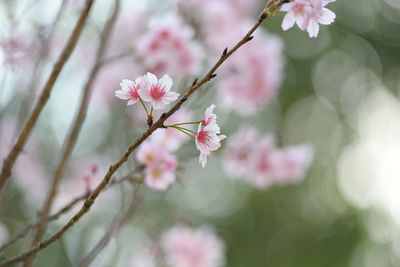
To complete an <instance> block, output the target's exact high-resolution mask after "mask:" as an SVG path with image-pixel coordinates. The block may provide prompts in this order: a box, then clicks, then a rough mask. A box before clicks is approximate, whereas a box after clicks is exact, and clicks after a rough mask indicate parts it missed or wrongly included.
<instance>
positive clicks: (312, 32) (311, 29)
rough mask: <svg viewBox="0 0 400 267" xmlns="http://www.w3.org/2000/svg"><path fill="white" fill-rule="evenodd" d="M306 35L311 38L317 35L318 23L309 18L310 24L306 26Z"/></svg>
mask: <svg viewBox="0 0 400 267" xmlns="http://www.w3.org/2000/svg"><path fill="white" fill-rule="evenodd" d="M307 32H308V35H309V36H310V37H311V38H313V37H317V36H318V32H319V24H318V23H317V22H316V21H315V20H310V24H309V25H308V27H307Z"/></svg>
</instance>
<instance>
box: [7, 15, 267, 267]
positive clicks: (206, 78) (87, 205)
mask: <svg viewBox="0 0 400 267" xmlns="http://www.w3.org/2000/svg"><path fill="white" fill-rule="evenodd" d="M267 17H268V14H267V11H266V10H264V11H263V13H262V14H261V16H260V18H259V19H258V20H257V23H256V24H255V25H254V26H253V27H252V28H251V29H250V31H249V32H248V33H247V34H246V35H245V36H244V37H243V38H242V39H241V40H240V41H239V42H238V43H237V44H236V45H235V46H234V47H233V48H232V49H230V50H229V51H228V52H227V53H226V54H225V53H224V54H223V55H221V57H220V58H219V60H218V61H217V62H216V63H215V65H214V66H213V67H212V68H211V69H210V70H209V71H208V73H207V74H206V75H205V76H204V77H203V78H202V79H201V80H200V81H198V82H197V83H196V84H195V85H194V86H191V87H190V88H189V89H188V91H187V92H186V93H185V95H184V96H183V97H182V98H181V99H180V100H179V101H178V102H177V103H176V104H175V105H174V106H173V107H172V108H171V109H170V110H169V111H168V112H167V113H163V114H162V115H161V116H160V118H159V119H158V120H157V121H156V122H155V123H154V124H153V125H152V126H150V127H149V128H148V129H147V130H146V131H145V132H144V133H143V134H142V136H141V137H139V138H138V139H137V140H136V141H135V142H134V143H133V144H132V145H131V146H130V147H129V148H128V149H127V150H126V152H125V153H124V155H123V156H122V157H121V158H120V159H119V160H118V161H117V162H116V163H115V164H113V165H111V166H110V167H109V169H108V171H107V173H106V175H105V176H104V178H103V180H102V181H101V183H100V184H99V185H98V186H97V187H96V189H95V190H94V191H93V193H92V194H91V195H90V196H89V197H88V198H87V199H86V200H85V202H84V203H83V205H82V208H81V209H80V210H79V211H78V212H77V213H76V214H75V215H74V216H73V217H72V218H71V219H70V220H69V221H68V222H67V223H66V224H65V225H64V226H63V227H62V228H61V229H60V230H58V231H57V232H56V233H54V234H53V235H52V236H50V237H49V238H48V239H46V240H44V241H42V242H40V243H39V244H37V245H36V246H35V247H33V248H32V249H30V250H28V251H26V252H24V253H22V254H20V255H18V256H16V257H14V258H11V259H9V260H6V261H4V262H2V263H0V266H10V265H11V264H14V263H17V262H20V261H23V260H25V259H26V258H28V257H30V256H31V255H33V254H35V253H37V252H38V251H40V250H42V249H44V248H45V247H47V246H48V245H50V244H51V243H53V242H54V241H56V240H57V239H59V238H61V237H62V236H63V234H64V233H65V232H66V231H67V230H68V229H69V228H70V227H71V226H73V225H74V224H75V223H76V222H77V221H78V220H79V219H80V218H81V217H82V216H83V215H84V214H85V213H87V212H88V211H89V210H90V207H91V206H92V205H93V204H94V202H95V200H96V198H97V197H98V196H99V194H100V193H101V191H102V190H103V189H104V188H105V187H106V186H107V184H108V183H109V182H110V179H111V177H112V175H113V174H114V173H115V172H116V171H117V170H118V169H119V167H121V165H122V164H124V163H125V162H126V161H127V160H128V157H129V155H130V154H131V153H132V152H133V151H134V150H135V149H136V148H137V147H138V146H139V145H140V144H142V143H143V141H144V140H146V139H147V138H148V137H149V136H150V135H151V134H152V133H153V132H154V131H155V130H157V129H158V128H162V127H163V125H164V121H165V120H166V119H168V118H169V117H170V116H171V115H172V114H174V113H175V112H176V111H177V110H178V109H179V108H180V107H181V106H182V105H183V103H184V102H185V101H186V100H187V99H188V98H189V97H190V96H191V95H192V94H193V93H194V92H195V91H196V90H197V89H198V88H200V87H201V86H202V85H203V84H205V83H207V82H208V81H210V80H211V79H212V77H214V72H215V71H216V70H217V69H218V68H219V67H220V66H221V64H222V63H224V62H225V61H226V60H227V59H228V58H229V57H230V56H231V55H232V54H233V53H234V52H235V51H236V50H238V49H239V48H240V47H241V46H243V45H244V44H246V43H247V42H249V41H250V40H249V38H250V37H251V35H252V34H253V33H254V31H255V30H256V29H257V28H258V27H260V25H261V24H262V23H263V21H264V20H265V19H266V18H267Z"/></svg>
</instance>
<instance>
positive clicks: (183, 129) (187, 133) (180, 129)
mask: <svg viewBox="0 0 400 267" xmlns="http://www.w3.org/2000/svg"><path fill="white" fill-rule="evenodd" d="M165 127H170V128H174V129H177V130H178V131H181V132H182V133H184V134H186V135H188V136H190V137H192V138H194V135H193V134H194V132H193V131H191V130H189V129H186V128H183V127H178V126H174V125H165ZM187 131H188V132H187Z"/></svg>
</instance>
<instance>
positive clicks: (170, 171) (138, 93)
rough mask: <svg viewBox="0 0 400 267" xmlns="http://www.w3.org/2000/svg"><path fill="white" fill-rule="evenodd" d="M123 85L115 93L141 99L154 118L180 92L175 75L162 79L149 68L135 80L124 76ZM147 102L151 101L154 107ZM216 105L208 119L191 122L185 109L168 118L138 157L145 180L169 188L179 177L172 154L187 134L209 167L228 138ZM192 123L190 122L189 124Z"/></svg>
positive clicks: (130, 100)
mask: <svg viewBox="0 0 400 267" xmlns="http://www.w3.org/2000/svg"><path fill="white" fill-rule="evenodd" d="M120 86H121V89H119V90H117V91H116V92H115V96H116V97H117V98H120V99H122V100H128V103H127V104H128V105H132V104H135V103H137V102H139V101H140V102H141V103H142V105H143V108H144V109H145V111H146V114H147V116H148V117H149V118H150V119H151V120H152V119H153V118H152V116H153V114H152V112H153V108H154V109H163V108H165V106H166V105H168V104H169V103H170V102H172V101H174V100H176V99H177V98H178V96H179V94H178V93H176V92H172V91H170V89H171V87H172V79H171V78H170V77H169V76H168V75H166V74H165V75H164V76H163V77H162V78H161V79H160V80H158V78H157V77H156V76H155V75H154V74H152V73H150V72H148V73H147V74H145V75H143V76H141V77H139V78H137V79H136V80H135V81H131V80H127V79H124V80H123V81H122V82H121V84H120ZM144 102H150V104H151V111H150V113H148V109H147V108H146V105H145V103H144ZM214 108H215V105H214V104H212V105H211V106H210V107H208V108H207V109H206V112H205V114H204V119H203V120H201V121H195V122H190V121H189V120H190V117H191V116H190V115H189V113H188V112H185V111H177V112H176V113H175V114H173V115H172V116H171V117H170V118H168V119H167V120H165V122H164V128H165V129H157V130H156V131H155V133H154V135H152V136H151V137H150V138H149V140H147V141H145V142H144V143H143V144H142V145H141V146H140V148H139V150H138V152H137V154H136V157H137V160H138V162H139V163H141V164H142V165H143V166H144V167H145V183H146V185H147V186H148V187H150V188H153V189H156V190H166V189H167V188H168V187H169V185H170V184H172V183H174V182H175V180H176V177H175V170H176V167H177V160H176V158H175V157H174V156H173V155H172V154H171V152H174V151H175V150H177V149H178V148H179V147H180V145H181V144H182V143H184V142H185V141H186V140H185V138H184V137H185V136H182V134H183V135H186V136H191V137H193V138H194V139H195V142H196V147H197V149H198V150H199V151H200V157H199V161H200V164H201V165H202V166H203V168H204V167H205V165H206V163H207V157H208V156H211V155H212V153H213V152H214V151H216V150H217V149H218V148H219V147H220V146H221V141H222V140H223V139H225V138H226V136H225V135H221V134H220V133H221V130H220V128H219V126H218V124H217V116H216V115H215V114H214V113H213V110H214ZM191 124H198V129H197V132H194V131H192V129H191V128H190V125H191ZM187 125H189V126H187Z"/></svg>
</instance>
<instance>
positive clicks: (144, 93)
mask: <svg viewBox="0 0 400 267" xmlns="http://www.w3.org/2000/svg"><path fill="white" fill-rule="evenodd" d="M138 94H139V96H140V98H141V99H143V100H144V101H146V102H150V101H151V100H152V97H151V95H150V90H149V89H148V88H140V89H139V90H138Z"/></svg>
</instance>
